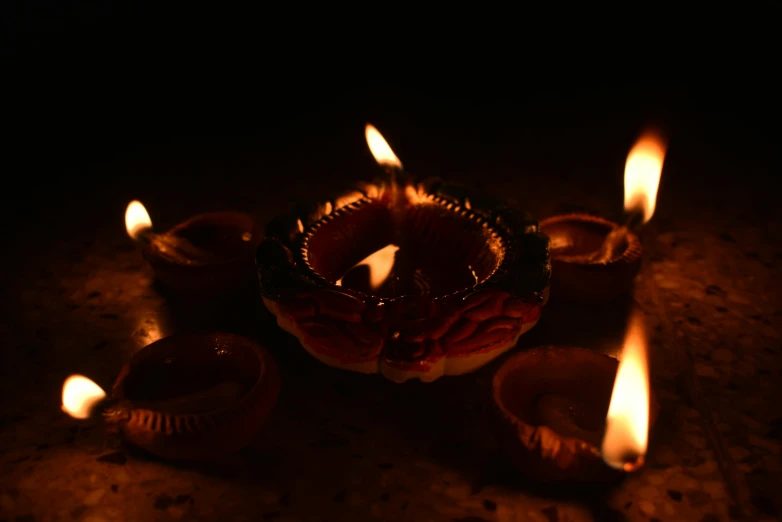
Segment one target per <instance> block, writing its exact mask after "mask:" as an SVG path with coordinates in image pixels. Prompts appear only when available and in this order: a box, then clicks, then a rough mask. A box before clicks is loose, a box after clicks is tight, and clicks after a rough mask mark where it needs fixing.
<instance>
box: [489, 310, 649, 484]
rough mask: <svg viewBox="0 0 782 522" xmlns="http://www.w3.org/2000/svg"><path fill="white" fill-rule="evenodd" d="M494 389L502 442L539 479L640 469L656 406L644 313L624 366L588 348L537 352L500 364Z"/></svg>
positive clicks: (633, 329)
mask: <svg viewBox="0 0 782 522" xmlns="http://www.w3.org/2000/svg"><path fill="white" fill-rule="evenodd" d="M492 392H493V393H492V397H493V401H494V405H495V412H496V413H497V415H496V419H497V433H498V438H499V440H500V442H501V444H502V446H503V448H504V450H505V452H506V453H507V454H508V456H509V457H510V458H511V459H512V460H513V462H514V464H515V465H516V466H517V468H518V469H519V470H520V471H521V472H523V473H525V474H527V475H529V476H530V477H533V478H534V479H535V480H539V481H544V482H558V481H574V482H578V481H603V480H611V479H614V478H617V477H621V472H632V471H635V470H637V469H638V468H640V467H641V466H642V465H643V462H644V455H645V454H646V448H647V441H648V433H649V427H650V421H651V422H653V421H654V420H655V418H656V411H657V405H656V402H654V401H653V400H651V396H650V388H649V373H648V364H647V359H646V338H645V333H644V325H643V321H642V318H641V316H640V314H633V315H632V316H631V320H630V323H629V326H628V329H627V332H626V336H625V341H624V348H623V350H622V355H621V359H620V360H619V361H617V360H616V359H615V358H613V357H610V356H608V355H605V354H602V353H598V352H593V351H591V350H586V349H584V348H576V347H556V346H547V347H540V348H535V349H533V350H529V351H525V352H523V353H519V354H518V355H515V356H513V357H511V358H510V359H508V360H507V361H506V362H505V363H504V364H503V365H502V367H500V369H499V370H498V371H497V373H496V374H495V376H494V379H493V382H492ZM650 413H651V418H650ZM617 470H620V471H621V472H620V473H617Z"/></svg>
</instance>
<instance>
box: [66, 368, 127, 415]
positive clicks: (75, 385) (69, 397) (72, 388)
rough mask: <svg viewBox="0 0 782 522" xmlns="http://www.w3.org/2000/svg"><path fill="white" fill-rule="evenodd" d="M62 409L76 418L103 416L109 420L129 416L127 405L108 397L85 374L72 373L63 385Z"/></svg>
mask: <svg viewBox="0 0 782 522" xmlns="http://www.w3.org/2000/svg"><path fill="white" fill-rule="evenodd" d="M62 411H64V412H65V413H67V414H68V415H70V416H71V417H73V418H74V419H82V420H84V419H91V418H95V417H97V416H103V417H104V418H106V419H107V420H119V419H123V418H127V407H126V406H123V405H122V404H121V403H119V402H118V401H116V400H114V399H109V398H107V397H106V392H105V391H103V388H101V387H100V386H98V385H97V384H96V383H95V381H93V380H91V379H89V378H87V377H85V376H83V375H71V376H70V377H68V378H67V379H65V383H63V385H62Z"/></svg>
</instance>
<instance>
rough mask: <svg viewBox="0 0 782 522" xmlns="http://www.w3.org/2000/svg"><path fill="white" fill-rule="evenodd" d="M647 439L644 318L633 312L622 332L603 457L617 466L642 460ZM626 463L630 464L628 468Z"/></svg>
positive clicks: (646, 368) (647, 393)
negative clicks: (622, 346) (622, 341)
mask: <svg viewBox="0 0 782 522" xmlns="http://www.w3.org/2000/svg"><path fill="white" fill-rule="evenodd" d="M648 439H649V368H648V365H647V360H646V336H645V332H644V324H643V319H642V317H641V316H640V315H637V314H634V315H633V316H632V317H631V318H630V324H629V326H628V329H627V333H626V335H625V342H624V348H623V350H622V358H621V359H620V361H619V369H618V370H617V372H616V381H614V390H613V392H612V394H611V403H610V405H609V406H608V416H607V417H606V432H605V436H604V437H603V448H602V453H603V460H605V462H606V464H608V465H609V466H611V467H614V468H617V469H626V470H628V469H632V467H633V462H638V461H642V459H643V456H644V455H645V454H646V447H647V444H648ZM628 466H629V468H628Z"/></svg>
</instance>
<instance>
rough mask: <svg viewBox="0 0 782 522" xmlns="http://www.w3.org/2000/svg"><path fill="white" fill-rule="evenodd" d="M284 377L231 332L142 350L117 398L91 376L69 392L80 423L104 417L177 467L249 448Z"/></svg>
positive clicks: (71, 383) (71, 384) (175, 339)
mask: <svg viewBox="0 0 782 522" xmlns="http://www.w3.org/2000/svg"><path fill="white" fill-rule="evenodd" d="M279 388H280V377H279V373H278V370H277V365H276V364H275V362H274V360H273V359H272V357H271V356H270V355H269V353H268V352H267V351H266V350H265V349H263V348H262V347H261V346H259V345H258V344H257V343H255V342H254V341H251V340H249V339H246V338H244V337H240V336H238V335H234V334H227V333H199V334H195V333H189V334H183V335H177V336H172V337H166V338H163V339H160V340H159V341H156V342H154V343H152V344H150V345H148V346H146V347H145V348H143V349H142V350H140V351H139V352H138V353H137V354H136V355H135V356H133V358H132V359H131V361H130V362H129V363H127V364H126V365H125V366H124V367H123V369H122V371H121V372H120V374H119V376H118V377H117V381H116V382H115V384H114V388H113V390H112V397H111V399H107V398H106V394H105V392H104V391H103V390H102V389H101V388H100V387H99V386H98V385H97V384H95V383H94V382H92V381H91V380H89V379H88V378H86V377H83V376H80V375H74V376H71V377H69V378H68V380H66V382H65V385H64V386H63V410H65V411H66V412H67V413H68V414H70V415H71V416H72V417H74V418H81V419H84V418H89V417H91V416H95V415H97V414H102V416H103V418H104V420H105V422H106V424H107V426H108V427H109V428H110V430H111V431H113V432H118V433H119V435H120V436H121V437H122V438H123V439H124V440H125V441H127V442H128V443H129V444H131V445H133V446H137V447H140V448H142V449H144V450H147V451H149V452H150V453H153V454H155V455H158V456H160V457H163V458H166V459H171V460H196V459H208V458H213V457H216V456H219V455H222V454H225V453H231V452H234V451H237V450H239V449H241V448H243V447H245V446H246V445H248V444H249V442H250V440H251V439H252V437H253V436H254V435H255V434H256V433H257V432H258V430H259V429H260V427H261V423H262V422H263V421H264V420H265V419H266V417H267V416H268V415H269V413H270V412H271V409H272V407H273V406H274V404H275V402H276V401H277V395H278V393H279Z"/></svg>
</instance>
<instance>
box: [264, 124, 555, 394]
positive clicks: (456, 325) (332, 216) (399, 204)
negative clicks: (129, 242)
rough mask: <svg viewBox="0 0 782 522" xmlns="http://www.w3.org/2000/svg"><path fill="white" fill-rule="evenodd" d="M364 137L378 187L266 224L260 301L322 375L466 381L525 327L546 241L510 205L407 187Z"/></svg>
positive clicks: (537, 307)
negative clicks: (377, 167)
mask: <svg viewBox="0 0 782 522" xmlns="http://www.w3.org/2000/svg"><path fill="white" fill-rule="evenodd" d="M367 139H368V142H369V144H370V148H371V149H372V152H373V154H374V156H375V158H376V159H377V160H378V162H379V163H380V164H381V165H384V166H385V167H386V168H387V171H388V173H389V176H388V178H386V179H385V180H383V181H382V182H377V183H367V184H363V185H361V186H359V187H358V188H357V189H356V190H351V191H348V192H346V193H344V194H343V195H342V196H340V197H336V198H334V199H332V200H329V201H325V202H322V203H320V204H317V205H314V206H312V207H311V208H307V209H302V210H300V211H298V212H293V213H291V214H290V215H285V216H280V217H279V218H277V219H275V220H273V221H272V222H271V223H269V225H268V226H267V228H266V239H265V240H264V241H263V242H262V243H261V245H260V246H259V247H258V251H257V257H256V263H257V266H258V273H259V278H260V284H261V291H262V294H263V298H264V302H265V304H266V306H267V308H268V309H269V310H270V311H271V312H272V313H273V314H274V315H275V316H276V317H277V321H278V323H279V325H280V326H281V327H282V328H283V329H285V330H286V331H288V332H289V333H291V334H293V335H295V336H296V337H297V338H298V339H299V341H300V342H301V345H302V346H303V347H304V348H305V349H306V350H307V351H308V352H309V353H310V354H312V355H313V356H314V357H316V358H317V359H319V360H321V361H323V362H324V363H326V364H328V365H331V366H335V367H339V368H344V369H348V370H352V371H357V372H363V373H378V372H380V373H382V374H383V375H385V376H386V377H387V378H389V379H391V380H393V381H396V382H402V381H405V380H408V379H412V378H419V379H421V380H422V381H432V380H435V379H437V378H438V377H440V376H442V375H455V374H462V373H467V372H470V371H473V370H475V369H477V368H479V367H481V366H482V365H484V364H486V363H487V362H489V361H490V360H492V359H493V358H495V357H497V356H498V355H500V354H501V353H503V352H505V351H506V350H508V349H510V348H511V347H513V346H514V345H515V344H516V341H517V340H518V338H519V336H520V335H521V334H523V333H524V332H526V331H527V330H529V329H530V328H532V326H534V325H535V324H536V323H537V321H538V318H539V316H540V313H541V309H542V307H543V305H544V303H545V302H546V299H547V295H548V282H549V273H550V267H549V256H548V239H547V238H546V237H545V236H544V235H542V234H540V233H539V232H538V226H537V223H536V221H535V220H533V219H532V218H531V217H530V216H529V215H527V214H525V213H523V212H521V211H519V210H518V209H515V208H513V207H511V206H508V205H506V204H503V203H501V202H498V201H494V200H491V199H488V198H485V197H480V196H478V195H476V194H470V193H468V192H467V191H465V190H464V189H462V188H459V187H456V186H454V185H449V184H446V183H443V182H442V181H440V180H436V179H429V180H425V181H423V182H421V183H416V182H414V181H413V180H412V179H411V178H410V177H409V176H407V175H406V174H405V173H404V172H403V171H402V169H401V163H400V162H399V160H398V159H397V158H396V156H394V155H393V152H391V149H390V148H389V147H388V144H387V143H386V142H385V140H383V138H382V136H380V134H379V133H378V132H377V131H376V130H375V129H374V127H371V126H368V128H367ZM378 139H379V140H382V141H380V142H378V141H377V140H378Z"/></svg>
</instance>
